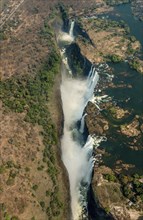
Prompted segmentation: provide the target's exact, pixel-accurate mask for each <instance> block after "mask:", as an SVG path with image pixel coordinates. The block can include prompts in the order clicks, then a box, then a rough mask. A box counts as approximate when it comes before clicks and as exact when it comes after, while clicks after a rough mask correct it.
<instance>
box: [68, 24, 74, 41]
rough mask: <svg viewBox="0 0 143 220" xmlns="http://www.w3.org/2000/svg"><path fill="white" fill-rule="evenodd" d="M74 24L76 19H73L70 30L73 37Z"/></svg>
mask: <svg viewBox="0 0 143 220" xmlns="http://www.w3.org/2000/svg"><path fill="white" fill-rule="evenodd" d="M74 24H75V21H72V22H71V26H70V30H69V35H70V36H71V38H74V34H73V29H74Z"/></svg>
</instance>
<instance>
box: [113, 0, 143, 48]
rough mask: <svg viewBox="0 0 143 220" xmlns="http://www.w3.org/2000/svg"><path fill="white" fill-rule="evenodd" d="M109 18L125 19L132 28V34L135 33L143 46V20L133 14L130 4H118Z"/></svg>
mask: <svg viewBox="0 0 143 220" xmlns="http://www.w3.org/2000/svg"><path fill="white" fill-rule="evenodd" d="M109 18H111V19H113V20H115V21H120V20H123V21H124V22H125V23H127V24H128V26H129V28H130V34H131V35H134V36H135V37H136V39H137V40H138V41H140V43H141V45H142V46H143V22H142V21H139V20H138V19H137V18H135V17H134V16H133V15H132V10H131V5H130V4H124V5H119V6H116V7H115V9H114V11H113V12H111V13H110V14H109Z"/></svg>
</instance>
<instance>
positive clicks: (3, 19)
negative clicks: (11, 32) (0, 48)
mask: <svg viewBox="0 0 143 220" xmlns="http://www.w3.org/2000/svg"><path fill="white" fill-rule="evenodd" d="M24 1H25V0H21V1H20V2H19V4H18V5H15V6H14V8H13V9H12V10H11V12H10V14H9V15H8V14H5V13H4V15H3V16H2V17H1V19H0V28H2V27H3V25H4V24H5V23H6V22H7V21H8V20H9V19H10V18H11V17H12V16H13V15H14V13H15V12H16V11H17V10H18V8H19V7H20V6H21V4H22V3H23V2H24ZM7 15H8V17H7Z"/></svg>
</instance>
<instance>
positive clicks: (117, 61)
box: [108, 54, 123, 63]
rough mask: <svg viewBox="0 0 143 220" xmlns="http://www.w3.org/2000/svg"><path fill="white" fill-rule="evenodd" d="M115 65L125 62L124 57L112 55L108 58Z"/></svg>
mask: <svg viewBox="0 0 143 220" xmlns="http://www.w3.org/2000/svg"><path fill="white" fill-rule="evenodd" d="M108 58H109V59H110V60H111V61H112V62H113V63H119V62H121V61H123V59H122V57H120V56H118V55H115V54H114V55H111V56H109V57H108Z"/></svg>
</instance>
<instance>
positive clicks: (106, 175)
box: [103, 173, 117, 182]
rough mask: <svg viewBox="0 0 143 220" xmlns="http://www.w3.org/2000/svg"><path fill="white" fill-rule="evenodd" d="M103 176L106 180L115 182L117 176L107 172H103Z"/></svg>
mask: <svg viewBox="0 0 143 220" xmlns="http://www.w3.org/2000/svg"><path fill="white" fill-rule="evenodd" d="M103 177H104V179H106V180H108V181H109V182H116V181H117V178H116V176H115V175H114V174H110V173H107V174H104V175H103Z"/></svg>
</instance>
